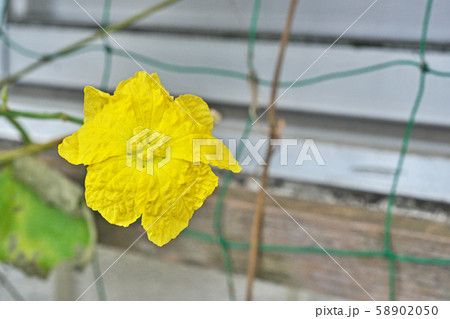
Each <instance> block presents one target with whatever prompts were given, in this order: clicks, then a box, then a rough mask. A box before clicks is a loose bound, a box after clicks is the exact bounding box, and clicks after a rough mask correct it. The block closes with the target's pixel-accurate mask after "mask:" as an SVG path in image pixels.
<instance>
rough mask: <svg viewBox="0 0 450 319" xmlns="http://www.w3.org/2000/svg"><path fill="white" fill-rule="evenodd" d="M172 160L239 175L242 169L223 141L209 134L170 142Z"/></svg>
mask: <svg viewBox="0 0 450 319" xmlns="http://www.w3.org/2000/svg"><path fill="white" fill-rule="evenodd" d="M167 146H170V147H171V156H172V158H177V159H182V160H185V161H189V162H191V163H194V164H195V165H198V164H199V163H200V162H201V163H204V164H211V165H213V166H217V167H218V168H222V169H229V170H231V171H232V172H233V173H239V172H240V171H241V170H242V168H241V167H240V166H239V163H238V161H236V159H235V158H234V156H233V154H232V153H231V152H230V150H229V149H228V148H227V147H226V146H225V145H224V144H223V143H222V141H221V140H219V139H217V138H215V137H214V136H212V135H209V134H191V135H186V136H184V137H182V138H177V139H173V140H170V141H169V142H168V143H167Z"/></svg>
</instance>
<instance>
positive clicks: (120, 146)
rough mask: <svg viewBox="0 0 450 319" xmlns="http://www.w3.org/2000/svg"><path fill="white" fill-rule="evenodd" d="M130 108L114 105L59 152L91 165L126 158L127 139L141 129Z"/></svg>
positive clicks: (69, 159)
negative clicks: (111, 158)
mask: <svg viewBox="0 0 450 319" xmlns="http://www.w3.org/2000/svg"><path fill="white" fill-rule="evenodd" d="M116 103H117V105H116ZM130 114H132V110H131V108H130V106H129V105H126V104H121V103H120V101H116V102H114V104H112V105H111V107H108V108H107V109H103V110H102V111H101V112H100V113H99V114H97V115H96V116H95V117H94V118H92V119H91V120H90V121H88V122H87V123H85V124H84V125H83V126H82V127H81V128H80V129H79V130H78V131H77V132H76V133H74V134H73V135H72V136H69V137H67V138H65V139H64V140H63V142H62V143H61V144H60V145H59V147H58V151H59V155H61V157H63V158H65V159H66V160H67V161H68V162H70V163H72V164H75V165H78V164H84V165H90V164H94V163H99V162H102V161H104V160H106V159H108V158H110V157H113V156H118V155H125V152H126V143H127V140H128V139H129V138H130V137H132V136H133V130H134V129H135V128H136V127H137V124H136V120H135V118H134V117H133V116H130Z"/></svg>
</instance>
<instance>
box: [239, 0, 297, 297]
mask: <svg viewBox="0 0 450 319" xmlns="http://www.w3.org/2000/svg"><path fill="white" fill-rule="evenodd" d="M296 5H297V0H291V3H290V5H289V11H288V15H287V19H286V24H285V26H284V30H283V34H282V36H281V41H280V47H279V51H278V59H277V63H276V66H275V73H274V76H273V82H272V90H271V98H270V104H269V106H268V108H269V110H268V123H269V128H270V131H269V137H270V138H271V139H274V138H277V137H278V136H279V134H280V132H279V131H280V127H281V122H280V123H279V122H278V121H277V116H276V107H275V101H276V95H277V91H278V82H279V80H280V74H281V69H282V65H283V60H284V55H285V51H286V46H287V43H288V40H289V34H290V31H291V26H292V21H293V19H294V13H295V7H296ZM272 153H273V148H272V147H271V146H270V145H269V147H268V149H267V154H266V165H265V166H264V170H263V174H262V176H261V186H262V188H264V189H265V188H266V187H267V180H268V173H269V164H270V159H271V157H272ZM264 199H265V193H264V191H263V190H262V189H260V190H259V192H258V195H257V198H256V203H255V214H254V217H253V224H252V231H251V238H250V251H249V256H248V268H247V297H246V299H247V300H252V299H253V281H254V279H255V276H256V268H257V264H258V252H259V249H258V248H259V242H260V237H261V236H260V233H261V224H262V218H263V214H264Z"/></svg>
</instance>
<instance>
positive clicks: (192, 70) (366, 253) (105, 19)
mask: <svg viewBox="0 0 450 319" xmlns="http://www.w3.org/2000/svg"><path fill="white" fill-rule="evenodd" d="M8 2H9V1H7V0H4V1H3V2H2V9H1V10H2V17H5V15H6V12H7V6H8ZM261 2H262V0H254V5H253V12H252V16H251V21H250V26H249V30H248V43H247V54H248V61H247V62H248V63H247V64H248V68H249V69H248V70H247V72H240V71H234V70H228V69H223V68H212V67H202V66H183V65H176V64H171V63H167V62H163V61H160V60H157V59H154V58H152V57H150V56H146V55H142V54H139V53H137V52H133V51H128V53H127V52H124V51H123V50H122V49H117V48H114V47H113V46H112V45H111V44H110V42H109V39H108V38H107V37H104V38H103V39H102V41H103V42H102V44H101V45H99V44H86V45H84V46H80V48H79V49H77V50H73V51H71V52H69V53H67V52H63V53H58V54H55V53H45V54H43V53H42V52H37V51H35V50H31V49H29V48H27V47H25V46H24V45H22V44H20V43H17V42H16V41H14V39H12V38H10V37H9V36H8V34H7V33H5V32H3V31H1V34H0V35H1V40H2V41H3V43H4V44H5V45H7V46H8V47H9V48H10V49H11V50H13V51H15V52H17V53H19V54H21V55H23V56H26V57H28V58H32V59H35V60H36V61H38V60H41V59H44V58H46V57H51V58H52V60H55V59H59V58H63V57H65V56H68V55H72V56H73V55H75V54H83V53H86V52H92V51H103V52H104V54H105V59H104V66H103V74H102V79H101V83H100V87H101V88H103V89H106V88H107V87H108V83H109V79H110V73H111V68H112V64H113V57H122V58H126V59H131V58H132V59H134V60H136V61H138V62H139V63H143V64H145V65H148V66H151V67H155V68H158V69H161V70H165V71H170V72H178V73H187V74H203V75H213V76H220V77H229V78H234V79H236V80H241V81H248V80H249V79H250V78H251V76H252V70H253V68H254V66H253V56H254V53H255V40H256V31H257V24H258V17H259V12H260V8H261ZM432 6H433V0H427V2H426V6H425V12H424V17H423V22H422V31H421V37H420V42H419V59H418V60H415V59H401V60H392V61H387V62H384V63H378V64H372V65H369V66H365V67H361V68H353V69H348V70H343V71H339V72H331V73H326V74H322V75H319V76H315V77H310V78H306V79H302V80H299V81H297V82H295V83H293V81H281V82H279V87H285V88H287V87H291V86H292V88H299V87H304V86H308V85H314V84H317V83H322V82H325V81H331V80H337V79H342V78H346V77H354V76H358V75H362V74H367V73H370V72H377V71H382V70H384V69H388V68H394V67H400V66H407V67H413V68H416V69H417V70H418V72H419V79H418V80H419V81H418V82H419V84H418V88H417V93H416V97H415V101H414V104H413V105H412V109H411V112H410V114H409V118H408V121H407V124H406V128H405V131H404V135H403V140H402V145H401V149H400V153H399V157H398V162H397V166H396V170H395V174H394V178H393V181H392V185H391V189H390V192H389V197H388V206H387V211H386V217H385V225H384V238H383V248H382V249H380V250H346V249H333V248H327V247H325V250H326V252H328V253H329V254H332V255H337V256H347V257H376V258H385V259H386V260H387V261H388V265H389V299H391V300H395V298H396V263H397V262H409V263H418V264H432V265H449V264H450V258H427V257H419V256H410V255H402V254H398V253H396V252H395V251H394V250H393V249H392V241H391V229H392V214H393V209H394V206H395V200H396V193H397V186H398V182H399V179H400V175H401V172H402V169H403V164H404V161H405V158H406V154H407V151H408V144H409V140H410V135H411V131H412V129H413V127H414V123H415V117H416V114H417V112H418V110H419V108H420V105H421V101H422V97H423V95H424V92H425V88H426V79H427V76H428V75H433V76H437V77H448V78H450V72H446V71H441V70H436V69H433V68H432V66H430V65H428V64H427V62H426V50H427V34H428V26H429V22H430V17H431V11H432ZM111 9H112V0H105V1H104V7H103V16H102V20H101V24H102V26H103V27H106V26H108V24H109V17H110V12H111ZM257 83H258V84H259V85H262V86H271V85H272V83H271V81H270V80H266V79H259V78H258V79H257ZM19 115H20V114H19ZM25 116H26V115H25ZM252 120H253V119H252V117H251V116H250V115H249V116H248V118H247V122H246V125H245V128H244V131H243V133H242V136H241V140H240V143H239V145H238V147H237V151H236V158H237V159H239V158H240V156H241V155H242V152H243V149H244V144H243V142H242V140H243V139H246V138H248V137H249V135H250V133H251V129H252V122H253V121H252ZM233 175H234V174H233V173H231V172H227V174H226V176H225V178H224V180H223V183H222V185H221V186H220V188H219V190H218V197H217V201H216V206H215V209H214V218H213V225H212V228H213V231H214V235H210V234H207V233H202V232H197V231H193V230H190V229H186V230H185V231H184V232H183V234H184V235H186V236H190V237H192V238H195V239H198V240H202V241H206V242H210V243H215V244H217V245H218V246H219V247H220V249H221V252H222V256H223V261H224V268H225V271H226V275H227V284H228V288H229V297H230V299H235V294H234V287H233V279H232V263H231V258H230V255H229V250H230V249H239V250H248V249H249V248H250V245H249V243H247V242H238V241H234V240H231V239H228V238H226V237H225V236H224V235H223V233H222V210H223V203H224V200H225V197H226V194H227V190H228V188H229V185H230V182H231V180H232V178H233ZM259 249H260V250H261V251H273V252H287V253H305V254H326V252H325V251H324V249H322V248H320V247H315V246H294V245H292V246H287V245H270V244H261V245H260V247H259Z"/></svg>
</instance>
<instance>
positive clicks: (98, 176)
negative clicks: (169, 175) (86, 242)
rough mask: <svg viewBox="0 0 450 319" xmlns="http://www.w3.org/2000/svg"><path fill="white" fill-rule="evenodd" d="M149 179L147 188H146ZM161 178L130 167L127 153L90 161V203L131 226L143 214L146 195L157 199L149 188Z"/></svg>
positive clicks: (116, 221) (110, 219)
mask: <svg viewBox="0 0 450 319" xmlns="http://www.w3.org/2000/svg"><path fill="white" fill-rule="evenodd" d="M143 179H145V181H146V182H145V184H146V185H147V188H146V189H143V188H142V185H143V184H144V183H142V180H143ZM156 181H157V179H156V178H152V176H149V175H147V174H145V173H142V172H140V171H138V170H136V169H135V168H131V167H127V165H126V160H125V156H119V157H114V158H110V159H107V160H106V161H104V162H101V163H96V164H93V165H90V166H89V167H88V169H87V176H86V182H85V184H86V193H85V195H86V203H87V205H88V206H89V207H90V208H92V209H93V210H96V211H98V212H99V213H100V214H101V215H102V216H103V217H104V218H105V219H106V220H107V221H108V222H110V223H111V224H115V225H119V226H128V225H129V224H131V223H133V222H135V221H136V220H137V219H138V218H139V217H140V216H141V214H142V210H141V209H140V206H141V203H142V202H143V198H145V201H151V200H152V199H153V200H154V199H155V198H156V197H157V196H156V195H154V194H153V195H152V192H150V191H149V189H151V188H157V187H155V186H153V187H152V186H151V185H152V184H153V185H155V184H156Z"/></svg>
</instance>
